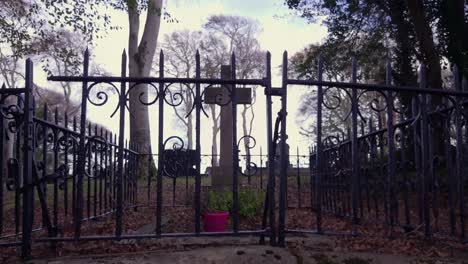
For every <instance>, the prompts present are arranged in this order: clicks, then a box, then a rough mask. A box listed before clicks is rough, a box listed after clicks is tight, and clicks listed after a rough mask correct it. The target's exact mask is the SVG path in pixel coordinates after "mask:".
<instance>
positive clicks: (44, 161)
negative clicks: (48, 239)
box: [41, 103, 49, 226]
mask: <svg viewBox="0 0 468 264" xmlns="http://www.w3.org/2000/svg"><path fill="white" fill-rule="evenodd" d="M48 113H49V108H48V106H47V103H45V104H44V109H43V115H44V116H43V118H44V120H45V121H48V119H49V114H48ZM47 129H48V127H47V125H43V130H42V164H43V166H42V179H45V178H46V176H47V167H48V166H47ZM41 187H42V188H43V192H44V196H45V198H46V200H47V183H44V184H41ZM47 213H49V212H47ZM45 222H46V219H42V225H43V226H44V223H45Z"/></svg>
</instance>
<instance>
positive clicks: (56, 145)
mask: <svg viewBox="0 0 468 264" xmlns="http://www.w3.org/2000/svg"><path fill="white" fill-rule="evenodd" d="M54 123H55V125H56V126H58V124H59V120H58V109H57V107H55V112H54ZM53 133H54V141H55V142H53V148H54V173H55V172H57V169H58V162H59V157H58V151H59V146H58V140H57V138H58V135H59V130H58V129H56V128H54V129H53ZM45 166H47V164H45ZM58 192H59V190H58V179H57V178H56V177H55V178H54V210H53V212H54V220H53V221H54V232H55V231H56V230H57V227H58V210H59V208H58V198H59V196H58ZM54 235H56V234H54Z"/></svg>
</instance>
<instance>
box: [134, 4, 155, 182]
mask: <svg viewBox="0 0 468 264" xmlns="http://www.w3.org/2000/svg"><path fill="white" fill-rule="evenodd" d="M130 2H131V3H132V4H130ZM137 10H138V6H137V4H136V1H128V18H129V28H130V32H129V41H128V54H129V73H130V74H129V75H130V77H147V76H149V74H150V70H151V65H152V63H153V57H154V54H155V52H156V44H157V40H158V33H159V26H160V24H161V11H162V0H148V14H147V17H146V22H145V27H144V29H143V35H142V37H141V40H140V43H138V32H139V29H140V15H139V13H138V11H137ZM160 100H163V99H162V98H160ZM129 101H130V105H129V107H130V141H131V142H132V144H136V145H137V146H138V147H139V151H140V153H150V152H151V134H150V127H149V117H148V107H147V106H145V105H144V104H142V102H141V101H143V102H147V101H148V86H147V85H138V86H137V87H135V88H134V89H133V90H132V91H131V92H130V98H129ZM148 162H149V159H148V158H144V157H143V156H142V159H141V160H140V162H139V176H140V177H144V176H146V174H147V172H148V165H149V164H148Z"/></svg>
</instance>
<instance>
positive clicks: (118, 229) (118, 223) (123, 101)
mask: <svg viewBox="0 0 468 264" xmlns="http://www.w3.org/2000/svg"><path fill="white" fill-rule="evenodd" d="M120 73H121V76H122V77H126V76H127V54H126V52H125V49H124V51H123V53H122V64H121V68H120ZM126 93H127V92H126V82H125V81H122V82H121V83H120V98H119V108H120V109H119V145H118V149H119V151H118V158H117V159H118V160H117V162H118V165H117V166H119V168H118V169H117V183H116V187H117V214H116V218H115V236H117V237H118V238H120V236H121V235H122V218H123V193H122V191H123V190H122V177H123V173H124V171H123V170H124V140H125V108H126V105H127V94H126Z"/></svg>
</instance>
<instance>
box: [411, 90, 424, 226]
mask: <svg viewBox="0 0 468 264" xmlns="http://www.w3.org/2000/svg"><path fill="white" fill-rule="evenodd" d="M411 103H412V113H413V114H412V118H413V119H416V118H418V111H419V110H420V109H419V105H420V102H419V99H418V97H413V99H412V102H411ZM420 132H421V128H420V122H419V121H418V122H416V123H414V125H413V151H414V166H415V171H416V181H417V188H416V189H417V200H418V202H417V205H418V219H419V225H422V224H423V219H424V210H423V203H424V202H423V195H422V173H421V146H420V143H421V137H420Z"/></svg>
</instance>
